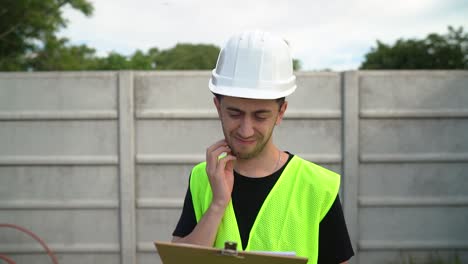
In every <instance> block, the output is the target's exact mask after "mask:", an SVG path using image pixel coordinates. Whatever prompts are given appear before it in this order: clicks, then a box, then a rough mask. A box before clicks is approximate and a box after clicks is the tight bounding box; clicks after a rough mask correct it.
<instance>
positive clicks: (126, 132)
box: [118, 71, 136, 264]
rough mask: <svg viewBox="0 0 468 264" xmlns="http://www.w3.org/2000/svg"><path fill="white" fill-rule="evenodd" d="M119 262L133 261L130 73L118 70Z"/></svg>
mask: <svg viewBox="0 0 468 264" xmlns="http://www.w3.org/2000/svg"><path fill="white" fill-rule="evenodd" d="M118 109H119V110H118V111H119V112H118V113H119V122H118V126H119V128H118V130H119V137H118V140H119V142H118V146H119V186H120V189H119V199H120V207H119V208H120V221H119V223H120V263H121V264H134V263H136V234H135V233H136V223H135V142H134V140H135V129H134V124H135V118H134V105H133V73H132V72H131V71H120V72H119V73H118Z"/></svg>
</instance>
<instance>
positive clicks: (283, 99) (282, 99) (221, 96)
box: [213, 93, 286, 108]
mask: <svg viewBox="0 0 468 264" xmlns="http://www.w3.org/2000/svg"><path fill="white" fill-rule="evenodd" d="M213 94H214V96H216V98H217V99H218V101H220V102H221V99H223V96H224V95H222V94H217V93H213ZM275 100H276V102H277V103H278V105H279V107H280V108H281V106H283V104H284V101H285V100H286V97H281V98H278V99H275Z"/></svg>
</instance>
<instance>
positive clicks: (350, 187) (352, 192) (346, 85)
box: [341, 71, 359, 263]
mask: <svg viewBox="0 0 468 264" xmlns="http://www.w3.org/2000/svg"><path fill="white" fill-rule="evenodd" d="M341 78H342V81H341V83H342V99H343V100H342V104H343V109H342V113H343V119H342V120H343V126H342V128H343V133H342V137H343V140H342V148H343V150H342V153H343V170H342V171H343V173H342V174H343V184H344V196H343V210H344V215H345V218H346V222H347V226H348V231H349V235H350V237H351V242H352V244H353V249H354V252H355V256H354V257H353V258H352V259H351V262H350V263H359V255H358V252H359V248H358V247H359V243H358V242H359V219H358V209H359V208H358V195H359V76H358V72H356V71H349V72H344V73H342V76H341Z"/></svg>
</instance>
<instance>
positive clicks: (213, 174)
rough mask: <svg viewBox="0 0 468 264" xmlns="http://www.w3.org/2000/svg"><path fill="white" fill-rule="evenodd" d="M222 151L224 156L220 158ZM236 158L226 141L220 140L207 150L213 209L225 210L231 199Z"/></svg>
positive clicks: (207, 170) (207, 167)
mask: <svg viewBox="0 0 468 264" xmlns="http://www.w3.org/2000/svg"><path fill="white" fill-rule="evenodd" d="M222 153H226V155H225V156H224V157H221V158H218V157H219V156H220V155H221V154H222ZM234 160H236V157H235V156H233V155H232V154H231V148H230V147H229V146H228V144H227V143H226V141H225V140H224V139H223V140H220V141H218V142H216V143H215V144H213V145H211V146H210V147H208V149H207V150H206V173H207V174H208V178H209V180H210V185H211V190H212V191H213V200H212V202H211V206H212V207H213V206H214V207H216V208H213V209H220V210H223V211H224V210H225V209H226V206H227V205H228V204H229V201H230V200H231V193H232V187H233V185H234Z"/></svg>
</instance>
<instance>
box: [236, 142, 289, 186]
mask: <svg viewBox="0 0 468 264" xmlns="http://www.w3.org/2000/svg"><path fill="white" fill-rule="evenodd" d="M284 154H285V153H284V152H282V151H281V150H280V149H278V148H277V147H276V146H275V145H273V144H271V146H270V147H265V149H264V150H263V151H262V152H261V153H259V155H257V156H255V157H252V158H250V159H238V160H236V164H235V166H234V170H235V171H236V172H237V173H239V174H241V175H244V176H246V177H251V178H260V177H265V176H269V175H271V174H273V173H274V172H275V171H276V170H278V169H279V168H281V166H282V165H283V164H284V160H285V158H284Z"/></svg>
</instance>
